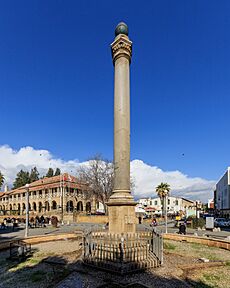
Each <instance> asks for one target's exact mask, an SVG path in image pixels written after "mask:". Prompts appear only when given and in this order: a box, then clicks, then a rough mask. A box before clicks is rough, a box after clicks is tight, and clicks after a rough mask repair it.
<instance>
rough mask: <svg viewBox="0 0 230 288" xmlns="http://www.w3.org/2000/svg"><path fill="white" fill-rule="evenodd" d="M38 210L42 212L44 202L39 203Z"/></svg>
mask: <svg viewBox="0 0 230 288" xmlns="http://www.w3.org/2000/svg"><path fill="white" fill-rule="evenodd" d="M38 212H39V213H40V212H42V202H39V203H38Z"/></svg>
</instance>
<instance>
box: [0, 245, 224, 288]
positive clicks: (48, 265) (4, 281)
mask: <svg viewBox="0 0 230 288" xmlns="http://www.w3.org/2000/svg"><path fill="white" fill-rule="evenodd" d="M164 246H165V253H164V265H163V266H161V267H159V268H155V269H151V270H148V271H145V272H142V273H133V274H130V275H126V276H119V275H115V274H111V273H107V272H103V271H99V270H95V269H92V268H88V267H85V266H83V265H82V264H81V262H80V261H78V260H79V259H80V258H81V253H82V251H81V246H79V242H78V241H76V240H65V241H55V242H47V243H42V244H37V245H33V250H34V254H33V255H32V257H31V258H29V259H27V260H26V261H24V262H21V263H15V262H11V261H9V260H6V258H7V257H8V256H9V251H3V252H0V288H49V287H56V288H119V287H130V288H141V287H153V288H154V287H162V288H164V287H166V288H182V287H183V288H186V287H197V288H198V287H202V288H211V287H219V288H230V266H228V265H227V266H222V267H208V265H209V264H210V263H207V264H206V263H203V264H202V263H201V261H200V260H199V258H201V257H205V258H208V257H209V259H210V260H211V261H213V263H214V264H215V263H217V264H218V265H219V264H221V265H222V263H220V262H218V261H219V260H225V261H229V260H230V252H229V251H226V250H222V249H217V248H214V249H212V248H210V247H206V246H203V245H198V244H188V243H183V242H174V241H165V244H164ZM215 261H217V262H215ZM229 263H230V262H229ZM199 265H202V266H199ZM215 265H216V264H215Z"/></svg>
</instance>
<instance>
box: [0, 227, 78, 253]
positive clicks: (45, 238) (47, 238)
mask: <svg viewBox="0 0 230 288" xmlns="http://www.w3.org/2000/svg"><path fill="white" fill-rule="evenodd" d="M82 236H83V233H82V232H81V231H78V232H76V233H64V234H56V235H40V236H32V237H28V238H23V239H20V240H22V241H23V242H25V243H27V244H31V245H35V244H39V243H44V242H52V241H61V240H79V239H82ZM17 241H18V240H5V241H0V250H3V249H8V248H9V247H10V243H14V242H17Z"/></svg>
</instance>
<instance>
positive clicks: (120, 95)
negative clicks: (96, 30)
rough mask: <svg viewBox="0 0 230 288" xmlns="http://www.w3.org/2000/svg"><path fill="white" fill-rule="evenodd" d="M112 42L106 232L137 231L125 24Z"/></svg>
mask: <svg viewBox="0 0 230 288" xmlns="http://www.w3.org/2000/svg"><path fill="white" fill-rule="evenodd" d="M115 35H116V37H115V40H114V42H113V43H112V44H111V50H112V58H113V64H114V190H113V194H112V196H111V197H110V199H109V202H108V203H107V205H108V212H109V232H110V233H118V234H121V233H127V232H132V233H135V231H136V217H135V205H136V203H135V202H134V199H133V196H132V195H131V193H130V80H129V78H130V73H129V66H130V62H131V55H132V42H131V41H130V40H129V37H128V27H127V25H126V24H124V23H120V24H118V26H117V27H116V30H115Z"/></svg>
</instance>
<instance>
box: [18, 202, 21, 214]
mask: <svg viewBox="0 0 230 288" xmlns="http://www.w3.org/2000/svg"><path fill="white" fill-rule="evenodd" d="M18 212H19V213H20V212H21V205H20V203H18Z"/></svg>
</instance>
